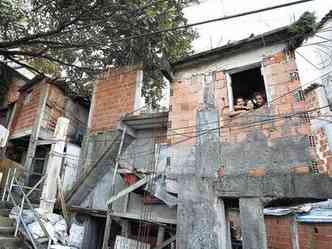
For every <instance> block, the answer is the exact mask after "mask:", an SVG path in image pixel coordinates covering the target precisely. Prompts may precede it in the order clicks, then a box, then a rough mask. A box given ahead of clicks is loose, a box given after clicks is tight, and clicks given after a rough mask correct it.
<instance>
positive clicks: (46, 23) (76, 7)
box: [0, 0, 196, 100]
mask: <svg viewBox="0 0 332 249" xmlns="http://www.w3.org/2000/svg"><path fill="white" fill-rule="evenodd" d="M191 2H194V1H191V0H187V1H185V0H129V1H128V0H126V1H125V0H114V1H105V0H75V1H73V0H0V61H3V62H7V61H20V62H26V63H31V61H32V63H31V65H32V66H34V67H36V68H37V69H39V70H41V71H42V72H43V73H53V72H57V71H61V72H63V73H64V75H66V77H67V80H68V82H70V84H69V85H70V86H71V87H72V88H74V90H77V91H80V92H81V93H84V94H85V93H86V90H87V89H86V86H87V84H86V83H87V82H92V81H94V80H95V79H96V77H97V76H98V75H99V74H100V73H101V72H102V71H103V70H104V69H105V68H106V67H107V66H109V65H113V66H122V65H130V64H138V63H142V64H143V67H144V70H145V77H144V81H145V83H146V84H145V85H144V89H143V94H144V95H145V96H146V98H147V99H149V100H151V99H153V100H157V99H158V98H159V96H160V92H161V88H162V87H163V83H162V82H163V81H162V75H161V73H160V72H159V71H158V70H157V69H158V68H160V57H161V56H166V57H167V58H168V59H169V60H171V61H172V60H177V59H178V58H179V57H182V56H183V55H186V54H188V53H191V41H192V40H193V39H194V38H195V36H196V33H195V32H194V31H193V30H192V29H180V30H173V31H169V32H162V33H157V34H155V35H149V36H145V35H144V34H146V33H150V32H158V31H159V30H162V29H172V28H174V27H178V26H179V25H184V24H186V23H187V20H186V18H185V17H184V15H183V12H182V10H183V8H184V7H185V6H186V5H187V4H189V3H191ZM133 36H135V38H131V37H133ZM151 82H152V83H151Z"/></svg>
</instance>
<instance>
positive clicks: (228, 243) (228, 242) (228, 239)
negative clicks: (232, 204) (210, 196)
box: [225, 209, 232, 249]
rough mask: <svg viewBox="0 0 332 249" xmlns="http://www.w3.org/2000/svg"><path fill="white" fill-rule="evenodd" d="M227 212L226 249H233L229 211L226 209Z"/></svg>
mask: <svg viewBox="0 0 332 249" xmlns="http://www.w3.org/2000/svg"><path fill="white" fill-rule="evenodd" d="M225 211H226V215H225V216H226V229H227V230H226V248H227V249H232V238H231V223H230V220H229V211H228V210H227V209H225Z"/></svg>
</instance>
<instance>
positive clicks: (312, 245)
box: [229, 211, 332, 249]
mask: <svg viewBox="0 0 332 249" xmlns="http://www.w3.org/2000/svg"><path fill="white" fill-rule="evenodd" d="M229 217H230V220H231V221H232V223H233V225H234V226H235V228H236V229H241V228H240V221H239V212H238V211H232V212H230V216H229ZM292 220H293V217H292V216H291V215H288V216H265V225H266V233H267V243H268V249H293V246H292ZM297 225H298V238H299V244H300V249H330V248H331V243H332V224H330V223H326V224H324V223H299V222H298V223H297Z"/></svg>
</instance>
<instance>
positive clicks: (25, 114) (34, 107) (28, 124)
mask: <svg viewBox="0 0 332 249" xmlns="http://www.w3.org/2000/svg"><path fill="white" fill-rule="evenodd" d="M42 86H43V84H42V82H40V83H38V84H35V85H34V86H33V87H32V88H31V89H30V90H26V91H24V92H22V93H21V95H20V98H19V99H18V101H17V109H16V113H15V117H14V119H13V123H12V126H11V127H10V131H11V135H15V134H16V133H19V132H23V131H26V130H31V129H32V126H33V123H34V120H35V119H36V115H37V111H38V105H39V101H40V96H41V90H42Z"/></svg>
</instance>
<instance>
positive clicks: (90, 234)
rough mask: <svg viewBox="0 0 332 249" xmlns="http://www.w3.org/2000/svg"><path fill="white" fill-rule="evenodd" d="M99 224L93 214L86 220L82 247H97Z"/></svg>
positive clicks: (84, 248)
mask: <svg viewBox="0 0 332 249" xmlns="http://www.w3.org/2000/svg"><path fill="white" fill-rule="evenodd" d="M98 236H99V235H98V224H97V223H96V221H95V219H94V218H93V217H92V216H87V217H86V219H85V221H84V236H83V243H82V249H95V248H96V246H97V244H98Z"/></svg>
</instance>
